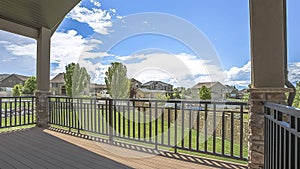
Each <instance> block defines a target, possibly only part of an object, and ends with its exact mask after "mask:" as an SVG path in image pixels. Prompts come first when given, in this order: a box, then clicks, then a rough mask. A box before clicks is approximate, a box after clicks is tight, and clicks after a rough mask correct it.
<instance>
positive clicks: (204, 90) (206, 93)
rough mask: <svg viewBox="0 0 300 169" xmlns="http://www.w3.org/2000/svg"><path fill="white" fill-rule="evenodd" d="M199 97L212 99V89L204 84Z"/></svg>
mask: <svg viewBox="0 0 300 169" xmlns="http://www.w3.org/2000/svg"><path fill="white" fill-rule="evenodd" d="M199 97H200V99H201V100H210V99H211V91H210V89H208V88H207V87H206V86H202V87H201V89H200V91H199Z"/></svg>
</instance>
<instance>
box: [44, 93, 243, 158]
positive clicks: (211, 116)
mask: <svg viewBox="0 0 300 169" xmlns="http://www.w3.org/2000/svg"><path fill="white" fill-rule="evenodd" d="M49 106H50V109H49V123H50V125H51V126H52V127H53V126H54V127H55V126H57V127H64V128H66V129H69V130H72V131H74V130H75V131H76V132H77V133H85V134H88V135H93V136H98V137H103V138H107V139H108V140H109V141H110V142H112V143H113V141H114V140H124V141H126V140H127V141H134V142H137V143H138V142H139V143H142V144H149V145H153V146H154V147H155V148H156V149H160V148H163V149H164V148H169V149H172V150H173V151H174V152H177V151H181V150H185V151H190V152H199V153H206V154H211V155H217V156H223V157H229V158H233V159H238V160H247V158H246V157H247V144H246V143H247V138H248V136H247V133H248V132H247V130H248V129H247V127H248V124H247V122H248V112H247V105H246V103H242V102H212V101H179V100H169V101H165V100H141V99H89V98H67V97H51V98H50V99H49Z"/></svg>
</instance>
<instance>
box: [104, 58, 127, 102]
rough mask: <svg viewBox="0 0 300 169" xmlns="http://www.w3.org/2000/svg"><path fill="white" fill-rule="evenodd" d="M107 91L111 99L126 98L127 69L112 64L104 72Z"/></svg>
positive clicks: (123, 66)
mask: <svg viewBox="0 0 300 169" xmlns="http://www.w3.org/2000/svg"><path fill="white" fill-rule="evenodd" d="M105 75H106V77H105V84H106V87H107V91H108V93H109V94H110V96H111V97H113V98H128V97H129V94H130V80H129V79H128V78H127V68H126V66H125V65H123V64H122V63H120V62H113V63H111V66H110V67H109V68H108V70H107V71H106V72H105Z"/></svg>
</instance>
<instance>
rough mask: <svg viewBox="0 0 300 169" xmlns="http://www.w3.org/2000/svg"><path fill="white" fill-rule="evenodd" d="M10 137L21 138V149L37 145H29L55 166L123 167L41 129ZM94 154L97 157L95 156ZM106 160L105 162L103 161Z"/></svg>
mask: <svg viewBox="0 0 300 169" xmlns="http://www.w3.org/2000/svg"><path fill="white" fill-rule="evenodd" d="M9 137H10V138H12V139H18V140H21V141H20V142H19V146H20V148H21V149H22V147H25V146H26V145H35V146H34V147H31V148H30V147H29V149H30V150H32V151H34V152H35V154H39V156H41V157H42V158H43V160H44V161H47V162H50V163H52V164H53V165H56V167H55V168H58V167H62V168H66V167H67V168H99V167H102V168H110V167H114V168H121V165H120V166H119V167H118V165H116V164H118V163H115V162H113V161H112V160H106V161H105V159H104V158H100V157H101V156H95V154H93V153H92V152H90V151H87V150H84V149H82V148H79V147H76V146H75V145H72V144H70V143H67V142H65V141H63V140H60V139H57V138H55V137H53V136H49V135H48V134H46V133H43V132H41V131H40V132H29V133H26V134H22V133H15V134H14V135H13V136H9ZM28 138H35V139H28ZM23 149H24V148H23ZM23 149H22V151H26V149H25V150H23ZM93 156H94V157H97V158H93ZM104 161H105V163H103V162H104ZM59 164H62V165H59ZM114 164H115V165H114ZM49 168H53V167H49ZM122 168H124V166H122Z"/></svg>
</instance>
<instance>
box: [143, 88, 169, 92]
mask: <svg viewBox="0 0 300 169" xmlns="http://www.w3.org/2000/svg"><path fill="white" fill-rule="evenodd" d="M137 90H139V91H141V92H143V93H170V91H166V90H149V89H145V88H138V89H137Z"/></svg>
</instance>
